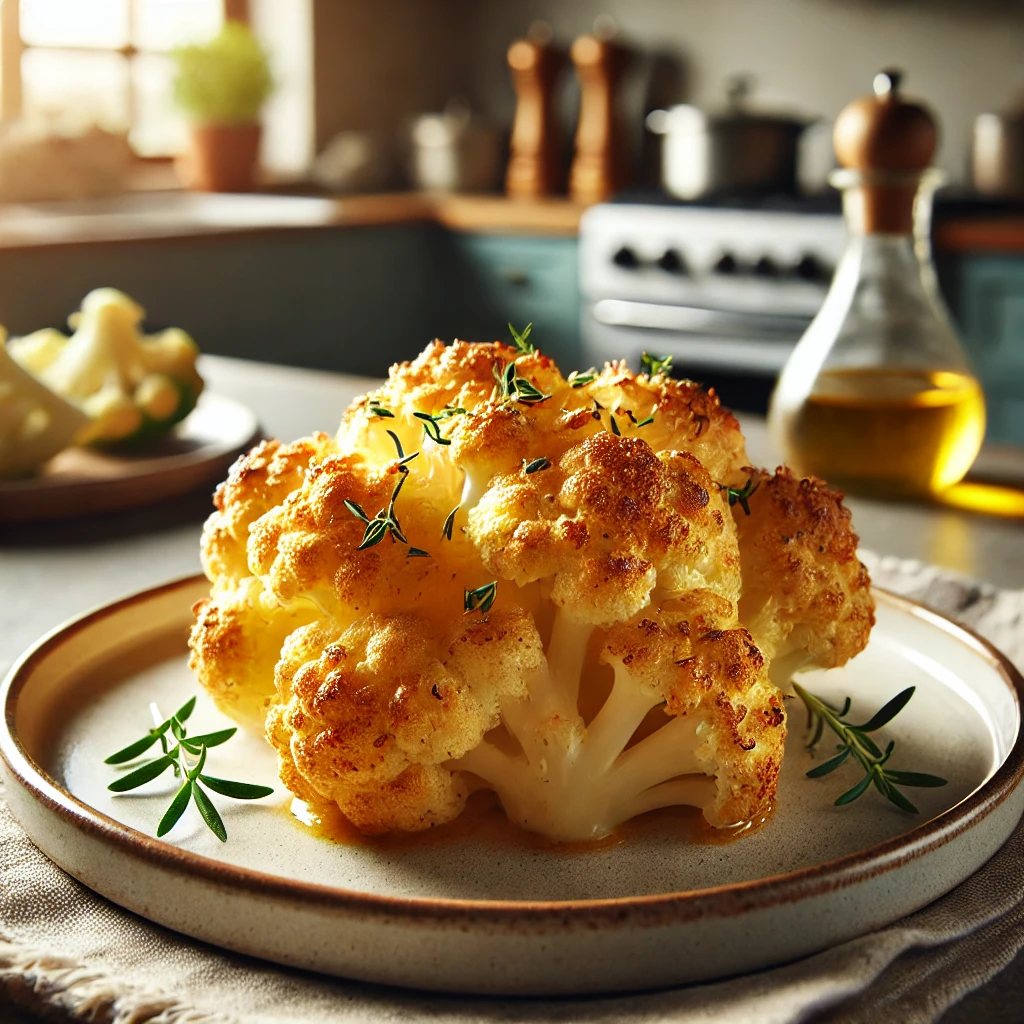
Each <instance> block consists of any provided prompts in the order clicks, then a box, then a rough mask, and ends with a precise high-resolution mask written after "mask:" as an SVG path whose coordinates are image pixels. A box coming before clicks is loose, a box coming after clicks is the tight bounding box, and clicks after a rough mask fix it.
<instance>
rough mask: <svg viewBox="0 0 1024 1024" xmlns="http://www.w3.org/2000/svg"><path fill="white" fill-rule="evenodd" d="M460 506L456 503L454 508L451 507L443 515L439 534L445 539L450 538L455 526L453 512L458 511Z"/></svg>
mask: <svg viewBox="0 0 1024 1024" xmlns="http://www.w3.org/2000/svg"><path fill="white" fill-rule="evenodd" d="M461 507H462V506H461V505H456V506H455V508H453V509H452V510H451V512H449V513H448V515H447V516H446V517H445V520H444V526H442V527H441V536H442V537H444V538H445V540H451V539H452V528H453V527H454V526H455V513H456V512H458V511H459V509H460V508H461Z"/></svg>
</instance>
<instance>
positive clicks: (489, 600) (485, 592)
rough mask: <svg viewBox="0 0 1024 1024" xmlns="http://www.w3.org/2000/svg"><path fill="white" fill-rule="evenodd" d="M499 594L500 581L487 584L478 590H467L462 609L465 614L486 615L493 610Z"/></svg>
mask: <svg viewBox="0 0 1024 1024" xmlns="http://www.w3.org/2000/svg"><path fill="white" fill-rule="evenodd" d="M497 592H498V581H497V580H494V581H492V582H491V583H485V584H484V585H483V586H482V587H477V588H476V590H467V591H466V596H465V598H464V599H463V602H462V607H463V610H464V611H465V612H483V613H484V614H485V615H486V614H487V613H488V612H489V611H490V610H491V605H492V604H494V598H495V596H496V595H497Z"/></svg>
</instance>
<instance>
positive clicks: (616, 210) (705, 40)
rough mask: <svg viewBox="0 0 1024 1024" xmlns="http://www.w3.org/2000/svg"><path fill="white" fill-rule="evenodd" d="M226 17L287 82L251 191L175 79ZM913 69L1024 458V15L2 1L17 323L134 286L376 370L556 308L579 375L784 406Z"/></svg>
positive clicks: (565, 350) (311, 0) (1012, 11)
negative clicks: (865, 148) (876, 93)
mask: <svg viewBox="0 0 1024 1024" xmlns="http://www.w3.org/2000/svg"><path fill="white" fill-rule="evenodd" d="M225 19H231V20H234V21H237V22H240V23H242V24H246V25H249V26H250V27H251V29H252V30H253V32H254V33H255V35H256V37H257V38H258V39H259V41H260V42H261V43H262V45H263V47H264V48H265V50H266V52H267V55H268V57H269V62H270V68H271V73H272V76H273V83H274V88H273V92H272V93H271V95H270V96H269V98H268V100H267V102H266V103H265V104H264V105H263V107H262V112H261V115H260V122H261V124H262V136H261V138H260V140H259V145H260V158H259V166H258V169H257V176H256V178H255V181H254V182H253V186H252V191H251V192H248V194H244V195H242V194H226V193H220V194H215V193H212V192H209V191H197V190H196V188H195V187H196V186H204V187H206V188H210V187H211V182H210V181H209V180H205V181H203V180H200V177H201V176H200V175H199V171H198V170H197V168H198V167H199V164H198V163H197V162H196V159H197V158H189V159H182V158H181V154H182V153H184V152H185V151H186V150H187V149H188V147H189V146H190V145H192V144H193V143H192V142H190V139H192V134H190V133H191V132H192V129H190V126H189V120H188V117H187V115H186V113H185V112H183V110H182V109H181V104H180V103H178V104H176V103H175V102H174V97H173V89H172V82H173V79H174V76H175V68H176V67H177V66H178V64H177V63H176V62H177V61H178V60H179V58H178V57H175V56H174V55H173V54H172V51H173V50H174V48H175V47H178V46H181V45H183V44H187V43H193V42H204V41H206V40H208V39H210V38H211V37H213V36H215V35H216V33H217V32H218V31H219V30H220V28H221V25H222V24H223V23H224V21H225ZM581 37H584V39H585V40H589V42H587V43H585V45H582V44H577V47H576V48H575V49H573V51H572V55H571V56H570V48H572V47H573V44H574V41H577V40H580V39H581ZM517 40H519V41H521V48H520V49H519V50H518V51H515V50H514V49H510V48H513V44H514V43H516V41H517ZM588 46H589V49H588ZM522 47H526V48H525V49H523V48H522ZM510 62H511V64H513V65H515V66H516V74H517V75H518V76H519V77H518V79H516V78H515V76H514V74H513V68H512V67H510ZM883 68H898V69H901V70H902V72H903V73H904V79H903V89H904V92H905V93H906V95H908V96H911V97H914V98H917V99H920V100H923V101H924V102H926V103H927V105H928V106H929V107H930V108H931V109H932V110H933V111H934V112H935V114H936V116H937V118H938V120H939V123H940V133H941V134H940V139H941V141H940V148H939V151H938V155H937V159H936V163H937V165H938V166H939V167H940V168H941V169H942V170H944V171H945V172H946V175H947V177H948V183H947V185H946V187H945V188H944V189H943V190H942V191H940V193H939V194H938V198H937V199H936V208H935V218H934V223H933V238H932V240H933V245H934V250H935V256H936V262H937V265H938V268H939V275H940V280H941V284H942V289H943V293H944V295H945V297H946V300H947V302H948V304H949V305H950V307H951V309H952V311H953V314H954V316H955V318H956V320H957V322H958V324H959V327H960V330H961V333H962V335H963V337H964V340H965V343H966V345H967V347H968V349H969V351H970V353H971V355H972V357H973V359H974V361H975V363H976V365H977V367H978V369H979V371H980V374H981V377H982V383H983V385H984V387H985V390H986V396H987V399H988V409H989V428H988V430H989V435H988V436H989V439H990V440H995V441H1000V442H1016V443H1024V3H1020V2H1014V0H1002V2H996V0H988V2H986V0H974V2H972V3H970V4H965V3H961V2H956V0H900V2H896V0H891V2H882V0H770V2H766V0H719V2H714V3H712V2H709V0H628V2H627V0H600V2H598V0H500V2H498V0H429V2H425V0H374V2H370V0H0V115H2V122H3V123H2V126H0V202H2V205H0V323H3V324H4V325H5V326H6V327H7V329H8V330H9V331H10V332H11V333H12V334H20V333H25V332H28V331H32V330H35V329H37V328H40V327H43V326H50V325H52V326H60V325H61V324H62V321H63V318H64V316H65V314H66V312H67V311H68V310H70V309H74V308H76V307H77V304H78V302H79V300H80V299H81V297H82V295H84V294H85V293H86V292H88V291H89V290H90V289H92V288H94V287H98V286H102V285H112V286H115V287H118V288H121V289H123V290H124V291H126V292H127V293H128V294H130V295H132V296H133V297H135V298H136V299H138V301H139V302H141V304H142V305H143V306H145V307H146V309H147V310H148V313H149V324H150V326H151V327H159V326H162V325H167V324H175V325H179V326H182V327H184V328H186V329H187V330H188V331H189V332H190V333H192V334H193V336H194V337H195V338H196V340H197V341H198V343H199V345H200V347H201V348H202V349H203V350H204V351H207V352H211V353H219V354H224V355H233V356H241V357H245V358H251V359H258V360H264V361H268V362H278V363H290V364H295V365H302V366H309V367H322V368H325V369H330V370H338V371H346V372H350V373H364V374H374V375H379V374H382V373H384V372H385V371H386V369H387V367H388V365H389V364H390V363H391V362H393V361H395V360H397V359H402V358H408V357H411V356H412V355H414V354H415V353H416V352H418V351H419V350H420V349H421V348H422V347H423V345H424V343H425V342H426V341H427V340H429V339H430V338H432V337H435V336H440V337H442V338H445V339H451V338H452V337H455V336H459V337H464V338H468V339H472V340H490V339H494V338H498V337H505V336H506V326H505V325H506V323H507V322H508V321H512V322H513V323H514V324H516V325H517V326H522V325H525V324H526V323H527V322H533V323H534V325H535V326H534V339H535V340H536V342H537V344H538V345H539V346H540V347H542V348H543V349H544V350H546V351H550V352H551V353H552V354H553V355H555V356H556V357H557V358H558V359H559V361H560V362H561V363H564V364H565V368H566V369H569V368H573V367H576V366H587V365H590V364H593V363H596V362H599V361H600V360H603V359H605V358H612V357H618V356H622V357H626V358H630V359H631V360H635V358H636V356H637V354H638V353H639V351H640V350H641V349H642V348H646V349H649V350H652V351H657V352H658V353H659V354H662V353H669V352H671V353H673V354H674V356H675V361H676V367H677V369H681V370H682V371H683V372H684V373H686V374H687V375H688V376H691V377H693V378H696V379H700V380H705V381H708V382H711V383H715V384H717V385H719V387H720V390H722V391H723V393H724V395H725V397H726V400H727V402H729V404H732V405H735V406H737V407H739V408H745V409H749V410H753V411H763V410H764V408H765V406H766V403H767V397H768V394H769V392H770V389H771V386H772V383H773V381H774V378H775V376H776V374H777V373H778V371H779V369H780V368H781V366H782V364H783V363H784V361H785V359H786V357H787V355H788V353H789V351H790V350H791V349H792V347H793V345H794V344H795V342H796V341H797V339H798V338H799V337H800V335H801V334H802V333H803V330H804V329H805V327H806V326H807V324H808V322H809V320H810V318H811V317H812V316H813V315H814V313H815V311H816V309H817V308H818V306H819V305H820V303H821V301H822V299H823V298H824V295H825V293H826V291H827V288H828V283H829V279H830V275H831V271H832V269H833V268H834V265H835V262H836V260H837V259H838V258H839V255H840V253H841V251H842V248H843V244H844V237H845V234H844V226H843V222H842V218H841V214H840V200H839V196H838V193H836V192H835V191H834V190H833V189H831V188H830V187H829V185H828V184H827V176H828V173H829V171H830V170H831V169H832V168H833V167H834V166H835V160H834V156H833V153H832V145H831V127H832V121H833V119H834V118H835V116H836V114H837V113H838V112H839V110H840V109H841V108H842V107H843V106H844V105H845V104H846V103H847V102H849V101H850V100H851V99H852V98H854V97H856V96H859V95H862V94H864V93H865V92H867V91H869V90H870V85H871V82H872V78H873V77H874V76H875V74H876V73H877V72H878V71H879V70H881V69H883ZM581 78H582V80H583V81H584V83H585V84H584V87H583V90H582V93H581V87H580V84H579V83H580V80H581ZM516 82H518V86H519V92H518V97H519V102H520V111H521V116H522V117H523V118H524V125H519V126H517V132H518V133H519V134H517V136H516V139H517V140H518V142H517V145H518V147H519V155H520V156H521V157H522V161H523V162H522V164H521V165H520V166H519V167H518V171H517V172H516V173H517V174H518V177H516V176H515V175H511V174H509V173H508V162H509V152H510V139H511V138H512V132H511V130H512V126H513V120H514V117H515V115H516V104H517V89H516ZM588 91H589V97H588ZM581 95H582V97H583V106H586V107H588V108H589V110H590V113H589V114H588V115H587V117H588V124H589V125H590V127H589V128H588V129H587V130H585V131H583V132H581V135H580V137H579V140H578V145H577V144H576V143H575V142H574V140H575V139H576V131H577V125H578V124H579V123H580V120H581V119H580V111H581ZM548 97H549V98H548ZM603 97H610V100H608V102H607V103H606V102H605V100H604V98H603ZM545 104H549V105H550V111H551V117H550V119H549V122H545V121H544V116H543V115H544V110H545V109H546V108H545ZM680 105H685V106H684V107H682V108H680ZM670 108H676V109H670ZM658 111H669V112H668V113H667V114H658ZM193 113H194V112H193ZM730 124H731V125H732V128H731V129H729V130H730V131H732V132H733V135H732V136H730V137H731V138H732V140H733V141H732V143H730V144H729V145H732V146H733V148H732V149H731V150H730V149H729V145H722V144H721V143H722V139H721V138H719V136H718V134H716V133H718V131H719V129H721V128H722V127H723V126H728V125H730ZM687 133H690V137H691V138H698V137H699V138H700V139H701V142H700V144H699V145H698V144H697V143H692V142H691V144H690V146H689V148H687V146H686V145H685V143H686V138H687ZM700 146H703V147H704V148H703V149H701V148H700ZM538 147H539V148H538ZM580 147H582V149H581V148H580ZM662 147H674V149H675V152H676V156H675V157H673V158H672V159H668V160H664V161H663V152H662ZM769 152H771V153H774V156H771V158H770V159H769V156H767V155H766V154H768V153H769ZM574 153H582V154H583V156H585V157H586V160H588V161H589V163H588V164H587V165H586V166H583V165H582V164H580V166H576V164H577V163H579V157H577V161H576V162H574V160H573V157H574ZM730 154H731V155H730ZM176 156H177V157H179V159H178V160H177V161H175V159H174V158H175V157H176ZM584 163H586V161H584ZM743 172H748V173H747V174H746V177H744V173H743ZM513 179H515V180H513ZM183 183H184V184H185V185H192V186H193V188H191V189H190V188H185V187H183ZM507 183H508V185H507ZM570 185H571V187H570ZM212 187H225V186H224V183H223V181H222V182H221V183H220V185H218V183H217V181H214V182H213V183H212ZM226 187H229V188H245V187H246V183H244V182H243V183H242V184H241V185H239V184H238V183H237V182H234V183H232V182H230V181H229V182H228V183H227V186H226ZM506 187H508V188H510V189H511V191H512V192H513V193H514V194H513V196H512V197H509V196H507V195H506V194H505V192H506ZM570 193H571V194H570ZM599 200H606V201H605V202H598V201H599Z"/></svg>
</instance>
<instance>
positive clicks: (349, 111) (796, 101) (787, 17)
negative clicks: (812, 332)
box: [314, 0, 1024, 181]
mask: <svg viewBox="0 0 1024 1024" xmlns="http://www.w3.org/2000/svg"><path fill="white" fill-rule="evenodd" d="M314 10H315V78H316V139H317V144H318V148H319V147H322V146H323V145H324V144H325V143H326V142H327V140H328V139H329V138H330V137H331V136H332V135H333V134H334V133H335V132H337V131H340V130H343V129H345V128H355V127H358V128H364V129H365V128H371V127H373V128H376V129H377V130H382V131H384V132H386V133H387V134H388V135H390V136H392V137H394V136H395V134H396V133H397V132H398V130H399V127H400V124H401V123H402V122H403V121H404V120H405V118H406V117H407V116H408V115H409V114H413V113H416V112H422V111H425V110H436V109H439V108H440V106H441V105H442V103H443V101H444V99H445V98H446V97H447V96H449V95H451V94H453V93H456V92H459V93H463V94H465V95H466V96H468V97H469V98H470V100H471V101H472V102H473V103H474V104H475V105H476V106H477V107H478V108H480V109H481V110H483V111H484V112H486V113H488V114H490V115H492V116H494V117H495V118H497V119H499V120H501V121H503V122H505V123H507V122H509V121H510V119H511V116H512V110H513V105H514V95H513V92H512V87H511V84H510V81H509V75H508V68H507V66H506V64H505V53H506V50H507V49H508V45H509V43H510V42H511V41H512V40H513V39H515V38H517V37H519V36H521V35H523V34H524V33H525V32H526V30H527V28H528V26H529V25H530V23H531V22H532V21H534V20H535V19H543V20H545V21H548V22H550V23H551V25H552V26H553V27H554V29H555V33H556V36H557V37H558V38H559V39H560V40H563V41H565V42H569V41H571V40H572V39H573V38H575V37H576V36H577V35H579V34H580V33H582V32H585V31H589V30H590V28H591V27H592V25H593V22H594V19H595V17H596V16H598V15H599V14H610V15H612V16H613V17H614V18H615V19H616V20H617V21H618V23H619V25H620V26H621V29H622V32H623V35H624V37H625V38H626V39H627V40H628V41H630V42H631V43H632V44H633V45H634V46H636V47H637V48H638V49H640V50H642V51H646V52H648V53H650V52H652V51H663V52H667V53H669V54H670V55H672V56H674V57H675V58H677V59H678V60H679V61H680V62H681V64H682V72H683V74H682V78H681V87H680V88H679V89H678V90H676V95H674V96H673V95H668V96H666V97H665V100H666V101H678V100H682V99H686V100H690V101H693V102H696V103H699V104H714V103H717V102H721V100H722V97H723V89H724V82H725V79H726V78H727V77H728V76H729V75H731V74H735V73H738V72H749V73H751V74H753V75H754V76H755V78H756V80H757V91H756V97H757V101H758V102H759V103H761V104H763V105H765V106H772V107H784V108H789V109H796V110H799V111H801V112H803V113H807V114H812V115H818V116H821V117H822V118H824V119H826V120H825V121H824V122H823V123H822V124H821V125H820V126H819V127H818V129H817V136H818V137H817V138H816V139H815V138H814V134H815V133H813V132H812V133H811V135H810V137H809V139H808V142H810V143H813V145H811V146H810V147H809V149H810V150H811V151H810V152H809V153H808V156H809V157H810V158H811V160H810V162H811V164H812V173H811V177H812V179H813V178H818V179H821V178H823V177H824V174H825V171H826V170H827V167H828V165H829V164H830V162H831V153H830V147H829V145H828V123H829V122H830V121H831V119H832V118H834V117H835V115H836V114H837V113H838V112H839V110H840V109H841V108H842V107H843V105H844V104H845V103H846V102H847V101H848V100H850V99H851V98H852V97H854V96H858V95H861V94H863V93H864V92H866V91H868V89H869V88H870V85H871V79H872V76H873V75H874V73H875V72H876V71H878V70H879V69H880V68H882V67H887V66H896V67H900V68H902V69H903V70H904V71H905V72H906V73H907V78H906V91H907V93H908V95H910V96H919V97H923V98H926V99H927V101H928V102H929V103H930V104H931V106H932V107H933V108H934V109H935V110H936V111H937V112H938V114H939V117H940V121H941V128H942V143H941V150H940V153H939V158H938V161H939V163H940V165H941V166H942V167H944V168H945V169H946V170H947V171H948V172H949V173H950V176H951V178H952V179H953V180H954V181H962V180H964V179H965V177H966V173H967V161H968V154H969V146H970V137H971V130H972V122H973V120H974V118H975V116H976V115H977V114H978V113H980V112H982V111H985V110H992V109H999V108H1001V107H1003V106H1005V105H1006V104H1008V103H1009V102H1010V100H1011V98H1012V96H1013V95H1014V93H1015V92H1017V91H1019V90H1022V89H1024V6H1022V5H1021V4H1020V3H1017V2H1014V0H971V2H960V0H888V2H884V0H314ZM570 92H571V86H570ZM637 99H638V97H637V96H636V95H635V90H634V94H633V95H630V96H628V97H627V101H631V105H632V108H633V109H632V110H631V111H630V113H631V115H632V116H631V121H632V126H633V129H634V132H635V134H636V135H637V136H638V135H639V133H640V115H641V113H642V111H641V110H640V109H639V105H638V103H637ZM569 101H570V102H571V96H570V97H569Z"/></svg>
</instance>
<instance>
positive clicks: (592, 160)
mask: <svg viewBox="0 0 1024 1024" xmlns="http://www.w3.org/2000/svg"><path fill="white" fill-rule="evenodd" d="M570 56H571V57H572V61H573V63H574V64H575V65H576V76H577V78H578V79H579V83H580V117H579V124H578V126H577V128H576V154H575V157H574V159H573V163H572V170H571V172H570V174H569V194H570V195H571V196H572V198H573V199H575V200H576V201H577V202H580V203H600V202H603V201H604V200H606V199H609V198H610V197H611V196H612V195H613V194H614V193H615V192H617V191H619V189H621V188H622V187H623V185H625V183H626V163H625V153H624V151H623V145H622V132H621V130H620V127H619V124H618V117H617V112H616V104H617V99H618V90H619V87H620V85H621V83H622V77H623V73H624V71H625V70H626V64H627V61H628V51H627V50H626V48H625V47H623V46H620V45H619V44H618V43H616V42H615V41H614V40H613V39H611V38H607V37H605V38H602V37H599V36H598V35H587V36H580V38H579V39H577V40H576V42H575V43H573V45H572V50H571V51H570Z"/></svg>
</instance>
